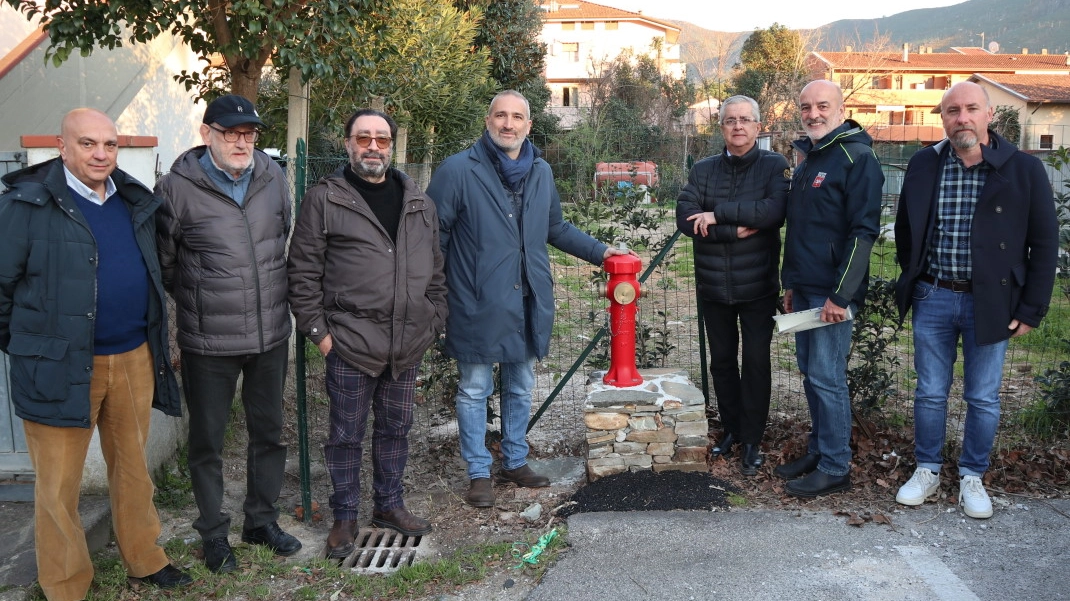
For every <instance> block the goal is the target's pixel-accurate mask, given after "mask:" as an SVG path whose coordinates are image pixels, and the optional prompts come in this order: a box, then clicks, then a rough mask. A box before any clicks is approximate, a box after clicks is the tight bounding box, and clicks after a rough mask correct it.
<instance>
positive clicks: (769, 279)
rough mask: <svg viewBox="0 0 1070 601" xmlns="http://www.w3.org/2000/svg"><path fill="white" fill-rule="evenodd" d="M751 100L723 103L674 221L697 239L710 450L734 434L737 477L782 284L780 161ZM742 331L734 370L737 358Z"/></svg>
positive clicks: (758, 421) (763, 386) (757, 449)
mask: <svg viewBox="0 0 1070 601" xmlns="http://www.w3.org/2000/svg"><path fill="white" fill-rule="evenodd" d="M760 119H761V117H760V113H759V111H758V103H757V102H755V101H754V99H752V98H749V97H747V96H732V97H731V98H728V99H726V100H725V101H724V103H723V104H722V105H721V111H720V122H721V131H722V132H723V133H724V139H725V147H724V151H723V152H721V153H720V154H717V155H714V156H711V157H708V158H706V159H703V160H701V161H699V162H698V163H696V164H695V166H694V167H693V168H692V169H691V173H690V174H689V175H688V178H687V185H686V186H684V189H683V190H681V191H680V197H679V198H678V199H677V203H676V225H677V227H678V228H679V229H680V231H681V232H682V233H683V234H685V235H687V236H690V237H692V238H694V239H695V280H696V283H697V286H698V293H699V297H700V299H701V302H702V304H701V307H700V310H701V311H702V318H703V320H704V322H705V324H706V334H707V338H708V339H709V344H710V374H711V375H712V376H713V389H714V392H715V393H716V394H717V410H718V412H719V414H720V416H721V427H722V428H723V430H724V432H723V434H722V436H721V439H720V442H719V443H718V444H717V446H715V447H714V448H713V450H712V451H711V454H712V455H715V456H716V455H722V456H724V457H729V456H731V454H732V447H733V445H735V444H736V443H737V442H738V443H741V444H742V445H743V447H742V452H741V454H740V465H741V471H742V472H743V474H744V475H747V476H753V475H755V474H757V473H758V468H759V467H761V465H762V462H763V458H762V454H761V442H762V435H763V434H764V433H765V424H766V420H767V419H768V417H769V395H770V392H771V388H772V376H771V367H770V355H769V343H770V342H771V340H772V337H773V315H774V314H775V313H776V303H777V294H778V293H779V292H780V282H779V270H778V269H777V267H778V263H779V260H780V226H781V224H782V223H783V222H784V210H785V206H784V205H785V202H786V201H787V195H788V184H789V182H790V180H789V179H788V174H789V173H790V172H789V170H788V162H787V160H786V159H785V158H784V156H783V155H780V154H778V153H775V152H771V151H768V150H761V149H759V148H758V146H757V145H756V144H755V141H756V140H757V137H758V130H759V129H760V128H761V123H760ZM740 331H742V342H743V360H742V370H741V368H740V364H739V363H737V359H736V357H737V356H738V351H739V344H740Z"/></svg>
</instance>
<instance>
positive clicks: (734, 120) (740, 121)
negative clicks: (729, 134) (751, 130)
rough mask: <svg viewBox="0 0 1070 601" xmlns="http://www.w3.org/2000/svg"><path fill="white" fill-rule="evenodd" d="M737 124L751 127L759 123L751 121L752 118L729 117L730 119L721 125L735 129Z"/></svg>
mask: <svg viewBox="0 0 1070 601" xmlns="http://www.w3.org/2000/svg"><path fill="white" fill-rule="evenodd" d="M737 123H738V124H739V125H742V126H744V127H746V126H748V125H750V124H751V123H757V121H755V120H754V119H751V118H750V117H729V118H727V119H725V120H724V121H723V122H722V123H721V125H725V126H728V127H735V126H736V124H737Z"/></svg>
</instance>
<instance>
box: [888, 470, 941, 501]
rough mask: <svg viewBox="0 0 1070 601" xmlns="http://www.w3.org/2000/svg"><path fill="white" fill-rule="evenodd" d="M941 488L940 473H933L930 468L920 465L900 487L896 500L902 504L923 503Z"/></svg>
mask: <svg viewBox="0 0 1070 601" xmlns="http://www.w3.org/2000/svg"><path fill="white" fill-rule="evenodd" d="M939 488H940V475H939V474H934V473H932V472H931V471H929V469H928V468H924V467H919V468H918V469H916V470H914V475H913V476H911V477H910V480H907V483H906V484H904V485H903V486H901V487H899V493H898V494H896V495H895V502H896V503H899V504H902V505H921V504H922V503H924V502H925V499H927V498H929V497H931V496H933V495H935V494H936V491H937V489H939Z"/></svg>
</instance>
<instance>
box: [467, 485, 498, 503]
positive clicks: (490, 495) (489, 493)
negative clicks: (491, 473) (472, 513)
mask: <svg viewBox="0 0 1070 601" xmlns="http://www.w3.org/2000/svg"><path fill="white" fill-rule="evenodd" d="M464 501H465V503H468V504H469V505H471V506H472V507H494V488H493V487H492V486H491V484H490V478H473V479H472V481H471V483H469V486H468V494H466V495H465V496H464Z"/></svg>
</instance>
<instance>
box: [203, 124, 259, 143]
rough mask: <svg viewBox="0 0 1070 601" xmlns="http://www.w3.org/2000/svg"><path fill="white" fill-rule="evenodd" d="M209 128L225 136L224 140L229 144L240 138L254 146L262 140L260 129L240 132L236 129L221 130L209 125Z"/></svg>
mask: <svg viewBox="0 0 1070 601" xmlns="http://www.w3.org/2000/svg"><path fill="white" fill-rule="evenodd" d="M208 127H210V128H212V129H213V130H215V131H217V132H219V133H221V134H223V139H224V140H226V141H227V142H237V141H238V138H245V141H246V142H248V143H250V144H253V143H255V142H256V141H257V139H259V138H260V130H258V129H253V130H249V131H238V130H236V129H219V128H218V127H216V126H214V125H209V126H208Z"/></svg>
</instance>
